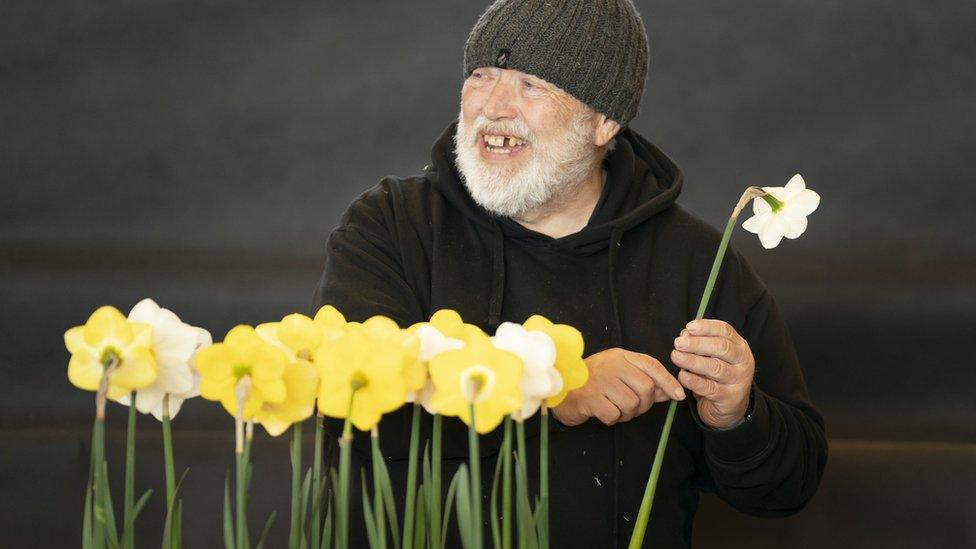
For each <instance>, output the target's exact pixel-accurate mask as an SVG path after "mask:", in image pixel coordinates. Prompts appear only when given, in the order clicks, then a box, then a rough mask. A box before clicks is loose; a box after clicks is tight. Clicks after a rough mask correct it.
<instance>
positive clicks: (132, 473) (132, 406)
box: [122, 391, 136, 549]
mask: <svg viewBox="0 0 976 549" xmlns="http://www.w3.org/2000/svg"><path fill="white" fill-rule="evenodd" d="M129 398H130V402H129V422H128V425H127V427H126V436H125V496H124V497H125V499H124V503H123V505H124V507H123V513H124V515H123V521H124V531H123V536H124V537H123V538H122V547H126V548H128V549H133V548H134V547H135V545H136V539H135V538H136V534H135V524H134V522H135V519H134V518H133V516H132V513H133V510H134V509H133V508H134V507H135V481H136V392H135V391H132V393H130V396H129Z"/></svg>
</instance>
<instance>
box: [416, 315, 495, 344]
mask: <svg viewBox="0 0 976 549" xmlns="http://www.w3.org/2000/svg"><path fill="white" fill-rule="evenodd" d="M429 324H430V325H431V326H433V327H435V328H437V329H438V330H439V331H440V332H441V333H442V334H444V335H445V336H447V337H450V338H453V339H459V340H461V341H464V342H467V341H468V340H469V339H479V338H483V337H486V334H485V333H484V332H483V331H482V330H481V328H479V327H477V326H475V325H474V324H466V323H465V322H464V321H463V320H461V315H459V314H458V313H457V311H454V310H451V309H441V310H439V311H437V312H435V313H434V314H433V316H431V317H430V322H429Z"/></svg>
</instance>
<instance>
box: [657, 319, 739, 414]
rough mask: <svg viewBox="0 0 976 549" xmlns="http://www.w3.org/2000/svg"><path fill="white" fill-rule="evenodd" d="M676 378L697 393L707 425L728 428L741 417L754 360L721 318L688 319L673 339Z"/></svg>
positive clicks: (699, 408) (700, 412) (699, 406)
mask: <svg viewBox="0 0 976 549" xmlns="http://www.w3.org/2000/svg"><path fill="white" fill-rule="evenodd" d="M674 346H675V350H674V351H672V352H671V360H673V361H674V363H675V365H676V366H678V367H679V368H681V371H680V372H679V373H678V381H680V382H681V384H682V385H684V386H685V387H687V388H688V389H689V390H690V391H691V392H692V393H694V394H695V396H696V397H698V415H699V416H700V417H701V419H702V421H703V422H704V423H705V424H706V425H708V426H709V427H713V428H716V429H728V428H730V427H733V426H735V425H737V424H738V423H739V422H741V421H742V419H743V418H744V417H745V414H746V408H748V406H749V391H750V390H751V388H752V377H753V375H754V374H755V371H756V361H755V359H754V358H753V356H752V350H751V349H750V348H749V344H748V343H746V340H744V339H742V337H741V336H739V334H738V332H736V331H735V328H733V327H732V326H729V325H728V324H727V323H725V322H722V321H721V320H707V319H702V320H695V321H692V322H689V323H688V325H687V327H686V328H685V329H684V330H681V334H679V336H678V337H677V338H676V339H675V340H674Z"/></svg>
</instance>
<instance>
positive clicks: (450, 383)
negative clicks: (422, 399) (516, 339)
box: [430, 336, 522, 433]
mask: <svg viewBox="0 0 976 549" xmlns="http://www.w3.org/2000/svg"><path fill="white" fill-rule="evenodd" d="M430 376H431V379H432V380H433V382H434V387H435V390H434V396H433V398H432V400H431V406H432V407H433V408H434V409H435V410H437V412H438V413H439V414H441V415H446V416H457V417H459V418H461V420H462V421H464V422H465V423H467V424H468V425H471V407H472V404H473V405H474V413H475V425H474V428H475V430H476V431H477V432H479V433H487V432H489V431H491V430H492V429H494V428H495V427H497V426H498V424H499V423H500V422H501V420H502V418H504V417H505V416H506V415H508V414H510V413H512V412H514V411H515V410H516V409H518V408H519V407H520V406H521V404H522V393H521V391H520V390H519V384H520V382H521V379H522V361H521V360H520V359H519V358H518V357H517V356H516V355H514V354H512V353H510V352H508V351H504V350H502V349H498V348H496V347H495V346H493V345H492V344H491V340H490V339H488V337H487V336H481V337H472V338H471V339H469V340H468V341H467V342H466V343H465V346H464V347H463V348H460V349H454V350H451V351H445V352H443V353H440V354H438V355H437V356H435V357H434V358H433V359H431V361H430Z"/></svg>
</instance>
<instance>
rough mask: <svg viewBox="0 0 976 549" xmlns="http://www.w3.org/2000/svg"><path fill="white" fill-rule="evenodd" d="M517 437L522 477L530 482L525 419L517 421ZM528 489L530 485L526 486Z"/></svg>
mask: <svg viewBox="0 0 976 549" xmlns="http://www.w3.org/2000/svg"><path fill="white" fill-rule="evenodd" d="M515 437H516V441H517V444H518V446H517V448H518V458H519V459H518V466H519V469H521V470H522V478H524V479H525V481H526V482H528V480H529V465H528V461H526V459H525V458H526V456H527V455H528V454H527V453H526V450H525V422H524V421H516V422H515ZM526 489H528V486H526Z"/></svg>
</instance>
